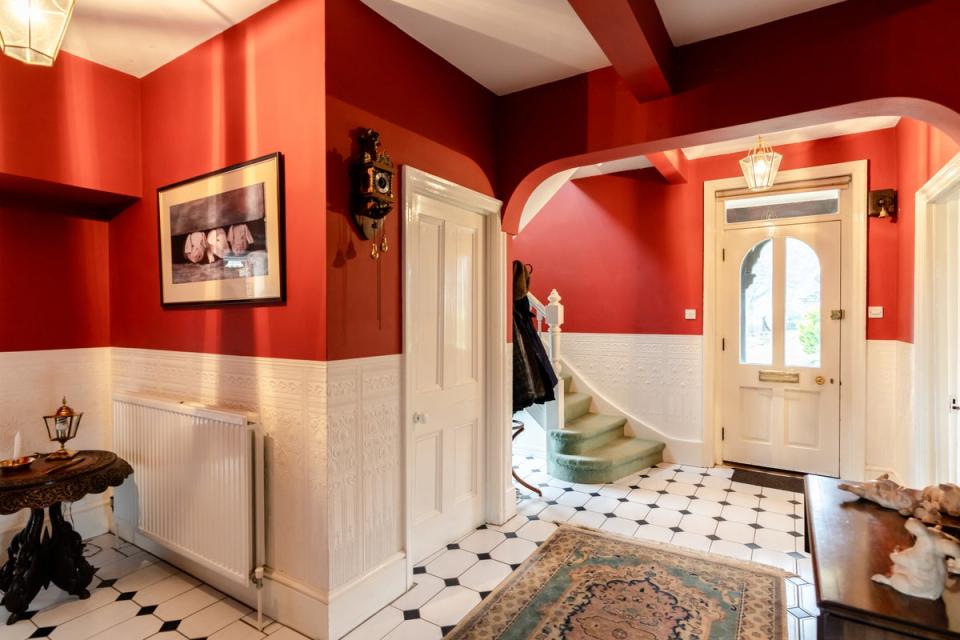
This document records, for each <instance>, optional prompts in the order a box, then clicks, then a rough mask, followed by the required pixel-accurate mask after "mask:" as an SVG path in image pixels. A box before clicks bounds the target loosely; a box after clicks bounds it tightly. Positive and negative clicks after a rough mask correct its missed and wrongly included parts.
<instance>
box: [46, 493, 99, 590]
mask: <svg viewBox="0 0 960 640" xmlns="http://www.w3.org/2000/svg"><path fill="white" fill-rule="evenodd" d="M43 550H44V555H45V556H46V560H47V568H48V570H49V572H50V580H52V581H53V584H55V585H57V586H58V587H60V588H61V589H63V590H64V591H66V592H67V593H69V594H70V595H72V596H78V597H79V598H80V599H81V600H85V599H86V598H89V597H90V592H89V591H87V587H88V586H89V585H90V581H91V580H93V574H94V573H95V572H96V569H95V568H94V567H93V566H92V565H91V564H90V563H89V562H87V559H86V558H85V557H83V539H82V538H81V537H80V534H79V533H77V532H76V531H74V530H73V527H71V526H70V523H69V522H67V521H66V520H64V519H63V513H62V512H61V510H60V503H59V502H58V503H56V504H54V505H51V507H50V535H49V536H47V537H46V538H45V539H44V541H43Z"/></svg>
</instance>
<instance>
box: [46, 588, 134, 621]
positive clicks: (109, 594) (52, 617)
mask: <svg viewBox="0 0 960 640" xmlns="http://www.w3.org/2000/svg"><path fill="white" fill-rule="evenodd" d="M119 595H120V594H119V593H118V592H117V591H115V590H114V589H97V590H95V591H91V592H90V597H89V598H87V599H86V600H78V599H77V598H75V597H72V596H71V598H70V600H68V601H66V602H62V603H60V604H59V605H58V606H54V607H50V608H48V609H45V610H43V611H41V612H40V613H38V614H36V615H35V616H33V623H34V624H35V625H37V626H38V627H55V626H57V625H61V624H63V623H64V622H68V621H69V620H73V619H74V618H79V617H80V616H82V615H83V614H85V613H89V612H91V611H93V610H94V609H99V608H100V607H104V606H106V605H108V604H110V603H111V602H113V601H114V600H116V599H117V596H119ZM31 606H33V605H31ZM138 608H139V607H138Z"/></svg>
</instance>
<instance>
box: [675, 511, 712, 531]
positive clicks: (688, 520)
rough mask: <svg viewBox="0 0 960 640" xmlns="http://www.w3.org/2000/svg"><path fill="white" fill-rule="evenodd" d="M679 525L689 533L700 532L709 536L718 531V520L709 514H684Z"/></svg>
mask: <svg viewBox="0 0 960 640" xmlns="http://www.w3.org/2000/svg"><path fill="white" fill-rule="evenodd" d="M678 526H679V527H680V528H681V529H683V530H684V531H686V532H688V533H698V534H700V535H702V536H709V535H711V534H713V533H715V532H716V530H717V521H716V520H714V519H713V518H710V517H708V516H699V515H697V514H690V515H687V516H683V519H681V520H680V524H679V525H678Z"/></svg>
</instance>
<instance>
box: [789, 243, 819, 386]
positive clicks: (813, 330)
mask: <svg viewBox="0 0 960 640" xmlns="http://www.w3.org/2000/svg"><path fill="white" fill-rule="evenodd" d="M786 280H787V281H786V291H785V295H784V298H785V303H786V309H785V314H784V341H783V350H784V362H785V363H786V365H787V366H788V367H819V366H820V259H819V258H818V257H817V253H816V252H815V251H814V250H813V249H812V248H811V247H810V245H808V244H807V243H806V242H804V241H802V240H797V239H796V238H787V251H786Z"/></svg>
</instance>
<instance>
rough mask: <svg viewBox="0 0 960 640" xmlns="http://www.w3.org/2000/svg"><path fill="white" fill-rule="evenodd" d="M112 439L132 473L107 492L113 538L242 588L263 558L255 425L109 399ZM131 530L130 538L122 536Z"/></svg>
mask: <svg viewBox="0 0 960 640" xmlns="http://www.w3.org/2000/svg"><path fill="white" fill-rule="evenodd" d="M113 441H114V448H115V450H116V452H117V454H118V455H120V457H122V458H124V459H125V460H126V461H127V462H129V463H130V465H131V466H132V467H133V472H134V473H133V475H132V476H131V477H130V478H129V479H128V480H127V481H126V483H124V485H123V486H122V487H120V488H119V489H118V490H117V491H116V493H115V500H114V508H115V514H114V515H115V519H116V521H118V522H117V524H118V532H119V533H120V534H121V536H122V537H125V538H128V539H133V540H134V541H135V542H136V539H137V538H138V537H139V536H145V537H146V538H148V539H149V540H151V541H153V542H156V543H157V544H159V545H161V546H162V547H166V548H167V549H169V550H171V551H173V552H174V553H175V554H179V555H180V556H182V557H184V558H186V559H187V560H188V561H190V562H191V563H196V564H198V565H200V567H202V568H205V569H207V570H210V571H213V572H214V573H215V574H219V575H221V576H224V577H226V578H228V579H230V580H232V581H235V582H237V583H240V584H242V585H244V586H249V585H250V584H251V581H252V580H253V577H252V576H253V575H254V571H255V570H256V569H260V568H262V567H263V563H264V553H265V545H264V507H263V502H264V498H263V496H264V492H263V482H264V480H263V478H264V475H263V437H262V434H261V433H260V430H259V428H258V426H257V424H256V423H255V421H253V420H251V418H250V416H248V415H246V414H242V413H232V412H228V411H223V410H217V409H212V408H206V407H202V406H197V405H192V404H182V403H177V402H173V401H169V400H161V399H157V398H152V397H149V396H141V395H131V394H116V395H114V396H113ZM124 523H125V524H126V526H124ZM131 526H133V527H135V531H134V533H135V534H136V535H134V536H132V538H131V536H129V532H128V531H125V529H129V528H130V527H131ZM125 533H127V535H124V534H125ZM258 573H260V572H258Z"/></svg>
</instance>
